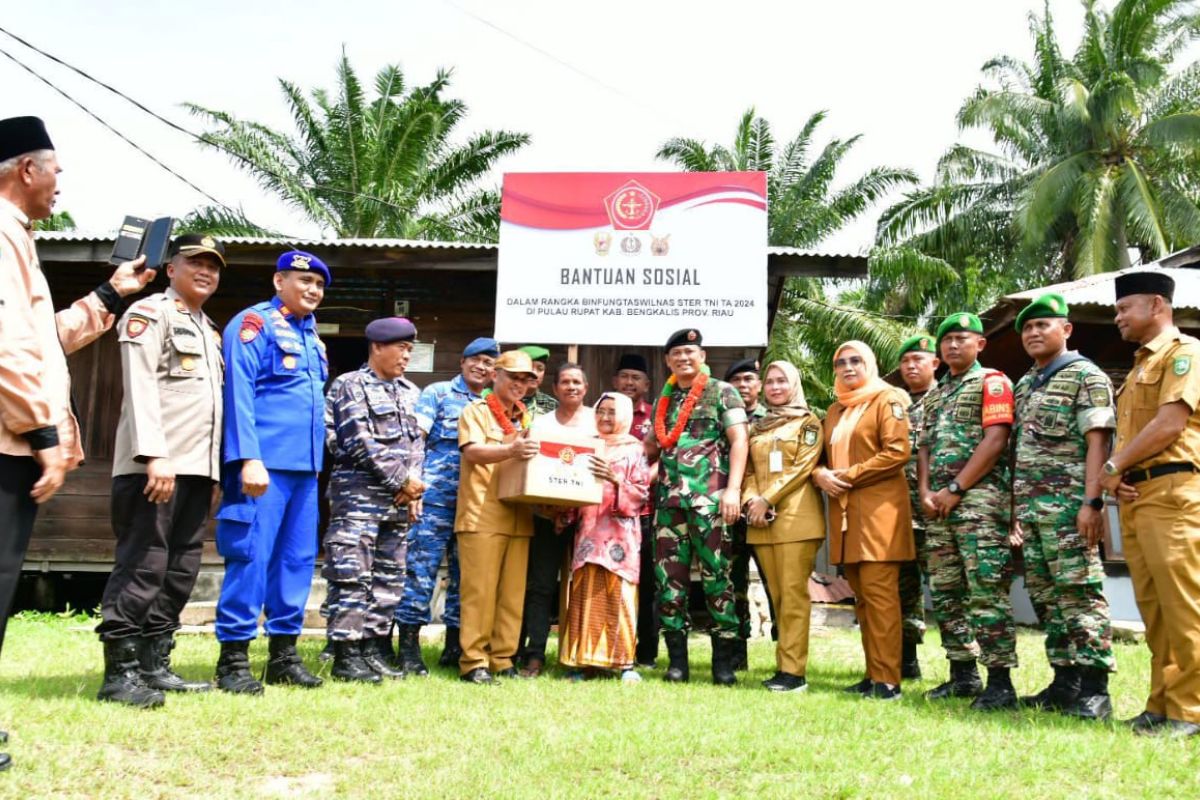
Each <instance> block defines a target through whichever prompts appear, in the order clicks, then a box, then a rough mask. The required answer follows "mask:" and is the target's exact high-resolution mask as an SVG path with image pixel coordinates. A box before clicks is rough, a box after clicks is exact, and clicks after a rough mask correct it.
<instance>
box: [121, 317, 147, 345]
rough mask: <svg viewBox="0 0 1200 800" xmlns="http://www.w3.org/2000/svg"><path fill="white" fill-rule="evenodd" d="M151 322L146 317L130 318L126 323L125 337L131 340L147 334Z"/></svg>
mask: <svg viewBox="0 0 1200 800" xmlns="http://www.w3.org/2000/svg"><path fill="white" fill-rule="evenodd" d="M149 324H150V320H148V319H146V318H145V317H138V316H130V317H129V320H128V321H127V322H126V323H125V335H126V336H128V337H129V338H130V339H136V338H137V337H139V336H141V335H142V334H143V333H145V332H146V327H147V326H149Z"/></svg>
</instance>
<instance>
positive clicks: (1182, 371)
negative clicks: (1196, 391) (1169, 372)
mask: <svg viewBox="0 0 1200 800" xmlns="http://www.w3.org/2000/svg"><path fill="white" fill-rule="evenodd" d="M1191 368H1192V359H1191V357H1190V356H1180V357H1179V358H1177V359H1175V366H1174V368H1173V369H1174V370H1175V374H1176V375H1187V374H1188V370H1190V369H1191Z"/></svg>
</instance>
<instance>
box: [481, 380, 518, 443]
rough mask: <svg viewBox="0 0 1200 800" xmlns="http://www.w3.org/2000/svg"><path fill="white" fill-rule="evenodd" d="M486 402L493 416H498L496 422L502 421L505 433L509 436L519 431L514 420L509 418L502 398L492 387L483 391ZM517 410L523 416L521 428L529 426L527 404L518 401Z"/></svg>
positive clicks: (501, 428) (501, 425) (501, 424)
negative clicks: (513, 422) (501, 400)
mask: <svg viewBox="0 0 1200 800" xmlns="http://www.w3.org/2000/svg"><path fill="white" fill-rule="evenodd" d="M483 399H484V402H486V403H487V406H488V409H490V410H491V412H492V416H493V417H495V418H496V422H498V423H500V430H502V431H504V435H505V436H508V435H509V434H513V433H516V432H517V428H516V426H515V425H513V424H512V420H511V419H509V418H508V414H506V413H504V405H503V404H502V403H501V402H500V398H499V397H497V396H496V393H495V392H493V391H492V390H491V389H488V390H486V391H485V392H484V393H483ZM517 412H518V415H519V416H520V418H521V428H522V429H525V428H528V427H529V421H528V416H527V415H526V412H525V404H524V403H522V402H521V401H520V400H518V401H517Z"/></svg>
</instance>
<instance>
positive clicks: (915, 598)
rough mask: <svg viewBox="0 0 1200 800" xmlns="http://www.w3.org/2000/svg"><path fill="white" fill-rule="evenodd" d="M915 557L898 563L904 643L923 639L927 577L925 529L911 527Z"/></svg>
mask: <svg viewBox="0 0 1200 800" xmlns="http://www.w3.org/2000/svg"><path fill="white" fill-rule="evenodd" d="M913 543H914V544H915V545H916V547H917V557H916V558H915V559H913V560H912V561H905V562H903V563H902V564H900V619H901V630H902V632H903V636H904V642H905V643H906V644H908V643H912V644H920V643H921V642H923V641H925V588H924V587H923V586H922V582H923V581H925V580H927V579H928V578H929V555H928V552H927V551H926V550H925V530H924V529H923V528H916V527H914V528H913Z"/></svg>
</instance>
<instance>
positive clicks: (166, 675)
mask: <svg viewBox="0 0 1200 800" xmlns="http://www.w3.org/2000/svg"><path fill="white" fill-rule="evenodd" d="M174 649H175V637H174V636H173V635H172V634H169V633H164V634H163V635H162V636H154V637H152V638H149V639H142V640H141V641H140V642H139V645H138V664H139V670H138V671H139V672H141V674H142V680H143V681H145V683H146V685H147V686H149V687H150V688H151V689H158V690H159V691H160V692H207V691H208V690H209V689H211V688H212V684H211V683H209V682H208V681H185V680H184V679H183V678H181V677H179V675H177V674H175V671H174V670H172V669H171V651H172V650H174Z"/></svg>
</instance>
